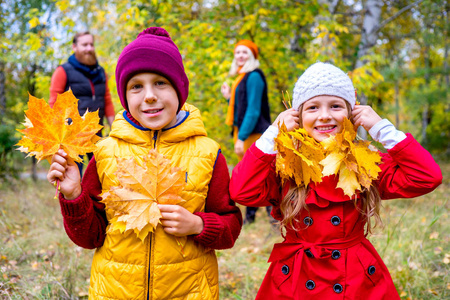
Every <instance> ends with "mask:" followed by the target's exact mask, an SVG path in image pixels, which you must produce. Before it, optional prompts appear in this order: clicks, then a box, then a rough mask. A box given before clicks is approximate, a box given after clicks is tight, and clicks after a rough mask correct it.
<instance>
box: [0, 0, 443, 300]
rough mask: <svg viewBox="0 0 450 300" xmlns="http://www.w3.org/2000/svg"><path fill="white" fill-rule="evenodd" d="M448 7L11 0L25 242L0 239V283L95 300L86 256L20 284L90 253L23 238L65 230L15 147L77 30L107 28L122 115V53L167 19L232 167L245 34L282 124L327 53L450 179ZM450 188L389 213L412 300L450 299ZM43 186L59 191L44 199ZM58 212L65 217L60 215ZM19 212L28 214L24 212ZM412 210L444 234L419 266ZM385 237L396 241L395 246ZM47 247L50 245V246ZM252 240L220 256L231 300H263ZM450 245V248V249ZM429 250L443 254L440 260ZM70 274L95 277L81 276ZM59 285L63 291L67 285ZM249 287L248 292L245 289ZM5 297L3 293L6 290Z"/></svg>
mask: <svg viewBox="0 0 450 300" xmlns="http://www.w3.org/2000/svg"><path fill="white" fill-rule="evenodd" d="M449 12H450V3H449V1H448V0H417V1H403V0H398V1H390V0H365V1H359V0H317V1H312V0H304V1H302V0H289V1H288V0H205V1H191V0H186V1H175V0H173V1H170V0H168V1H158V0H109V1H104V0H0V180H2V183H1V184H2V186H1V188H2V189H1V190H0V192H1V194H0V212H1V214H0V235H1V236H0V241H1V243H3V244H4V245H8V243H12V244H13V245H15V246H14V247H12V248H8V246H6V247H7V248H6V250H5V248H3V247H4V246H0V267H1V268H2V269H1V271H2V272H1V274H2V276H3V277H2V278H0V291H3V290H5V291H7V292H6V294H7V295H20V296H17V297H18V298H23V297H28V296H30V295H32V296H33V297H31V298H34V297H35V296H36V295H44V296H42V299H46V296H45V295H47V296H48V295H51V296H52V297H53V296H54V295H59V296H61V295H63V296H61V297H66V298H70V299H71V298H73V297H75V298H76V297H78V296H79V297H83V296H84V294H85V288H86V286H85V284H83V281H82V280H86V276H87V278H88V277H89V274H88V270H85V269H82V270H81V273H80V274H82V275H79V274H77V275H74V273H73V272H75V271H74V268H75V270H79V268H88V267H89V259H86V261H87V266H82V267H80V265H78V264H79V263H80V261H79V260H77V261H76V262H73V260H70V262H69V265H70V263H74V264H76V266H75V267H74V266H73V265H72V270H70V269H68V268H69V265H67V266H65V267H64V266H63V265H64V263H60V265H59V270H60V271H58V270H56V269H55V268H54V265H53V267H51V268H50V267H49V268H50V269H51V270H53V271H52V272H59V273H61V274H59V277H58V278H60V277H61V276H62V277H63V279H57V280H56V279H55V278H56V277H57V276H56V275H54V276H56V277H51V276H53V275H51V274H53V273H52V272H50V271H48V270H47V271H48V272H44V273H40V275H36V276H37V277H33V278H34V280H36V281H33V280H31V281H30V283H29V286H28V285H26V284H25V283H23V280H22V281H21V280H20V279H21V278H23V276H25V275H24V274H25V273H28V271H29V272H35V271H36V270H37V269H40V268H41V267H42V266H45V263H49V262H52V257H55V252H56V253H58V251H59V252H60V254H61V255H62V257H64V255H65V254H67V253H65V252H64V251H67V252H70V251H74V253H76V255H77V257H78V258H79V257H80V255H81V254H80V253H83V252H82V251H81V250H79V249H77V248H74V247H73V245H71V246H66V248H63V249H62V250H61V249H60V250H55V249H56V248H58V247H59V246H55V245H56V244H54V245H53V244H52V249H53V250H51V249H49V248H48V247H44V246H42V247H43V248H42V249H41V250H36V249H37V248H35V247H38V246H31V245H29V244H28V242H27V241H25V240H24V241H22V242H23V244H22V243H21V242H20V232H22V237H24V233H23V232H24V231H25V229H24V227H23V226H25V225H23V224H26V228H28V229H27V232H28V235H27V234H25V235H27V236H28V239H29V234H31V232H32V231H31V227H32V226H34V225H36V226H40V225H42V223H46V222H49V224H48V226H49V228H52V229H55V228H53V227H58V231H62V228H61V224H60V223H58V222H60V219H58V217H59V215H58V212H57V203H56V206H55V203H54V201H51V199H50V200H49V199H47V198H49V197H48V190H49V189H51V187H50V186H47V187H50V188H47V187H44V188H42V187H41V186H46V183H42V182H40V183H39V182H38V183H37V184H36V183H30V182H31V181H24V180H20V179H19V180H18V181H16V182H15V183H14V182H12V181H11V180H12V178H19V174H21V173H23V172H24V171H28V170H29V169H30V168H31V169H32V170H33V174H32V176H33V177H35V178H36V176H37V175H36V164H35V161H34V160H32V159H27V160H24V155H23V153H20V152H19V151H15V149H16V147H15V146H14V145H15V144H16V143H17V141H18V140H19V133H18V132H17V131H16V129H18V128H20V129H21V128H23V125H22V124H21V123H22V122H23V121H24V110H25V109H26V108H27V101H28V93H30V94H32V95H34V96H36V97H38V98H44V99H45V100H47V101H48V99H49V85H50V79H51V75H52V72H53V71H54V70H55V69H56V67H57V66H58V65H59V64H62V63H64V62H65V61H66V60H67V58H68V57H69V56H70V54H71V53H72V49H71V43H72V38H73V35H74V34H75V33H76V32H78V31H84V30H90V31H91V32H92V33H93V34H94V35H95V47H96V53H97V57H98V59H99V63H100V65H102V66H103V67H104V68H105V70H106V72H107V74H108V78H109V82H108V84H109V88H110V90H111V92H112V95H113V101H114V104H115V107H116V111H119V110H120V109H121V106H120V101H119V99H118V97H117V93H116V84H115V76H114V71H115V66H116V63H117V58H118V56H119V54H120V52H121V50H122V49H123V47H124V46H125V45H126V44H128V43H129V42H131V41H132V40H133V39H134V38H135V37H136V36H137V34H138V33H139V32H140V31H142V30H143V29H145V28H146V27H150V26H161V27H164V28H165V29H166V30H167V31H168V32H169V33H170V35H171V37H172V39H173V40H174V41H175V43H176V44H177V45H178V47H179V49H180V52H181V54H182V56H183V60H184V65H185V69H186V72H187V75H188V78H189V80H190V93H189V98H188V102H190V103H192V104H194V105H196V106H197V107H198V108H199V109H200V110H201V111H202V117H203V120H204V123H205V126H206V128H207V131H208V134H209V136H210V137H212V138H213V139H215V140H217V141H218V142H219V143H220V144H221V146H222V150H223V153H224V155H225V157H226V158H227V161H228V163H229V164H230V167H232V166H233V165H235V164H236V162H237V160H236V157H235V155H234V154H233V143H232V140H231V136H230V128H228V127H227V126H225V125H224V120H225V114H226V108H227V100H226V99H224V98H223V97H222V95H221V93H220V86H221V85H222V83H223V82H224V81H227V82H229V83H230V82H231V81H232V78H229V77H228V70H229V68H230V65H231V61H232V58H233V49H234V45H235V43H236V42H237V41H239V40H240V39H250V40H253V41H254V42H255V43H256V44H257V45H258V46H259V50H260V62H261V69H262V70H263V71H264V72H265V74H266V76H267V81H268V87H269V100H270V107H271V113H272V118H273V119H274V118H275V116H276V115H277V114H278V113H280V112H281V111H282V110H284V106H283V105H282V103H281V100H282V92H285V95H286V91H288V92H289V93H290V94H291V95H292V89H293V86H294V84H295V82H296V80H297V78H298V76H300V75H301V74H302V73H303V71H304V70H305V69H306V68H307V67H308V66H309V65H311V64H312V63H314V62H316V61H328V62H331V63H333V64H335V65H337V66H339V67H340V68H342V69H343V70H345V71H346V72H348V74H349V76H350V77H351V78H352V80H353V83H354V85H355V87H356V89H357V93H358V100H359V101H360V102H361V103H363V104H365V103H367V104H370V105H372V106H373V107H374V108H375V110H376V111H377V112H379V113H380V115H381V116H383V117H386V118H388V119H389V120H391V121H392V122H393V123H394V125H396V127H397V128H399V129H400V130H402V131H405V132H411V133H412V134H413V135H414V136H415V137H416V138H417V139H418V140H419V141H420V142H421V143H422V144H423V145H424V146H425V147H426V148H427V149H428V150H429V151H430V152H432V154H433V155H434V156H435V157H436V158H437V159H438V160H439V162H440V164H441V166H442V167H443V170H444V174H445V175H444V176H447V177H448V174H449V171H448V169H449V168H448V166H449V164H448V159H449V157H450V118H449V115H450V114H449V111H450V96H449V88H448V87H449V86H450V84H449V83H450V74H449V57H448V54H449V43H448V42H449V30H450V22H449ZM362 134H363V135H364V133H362ZM30 166H31V167H30ZM39 166H40V167H41V168H42V170H44V171H45V169H46V168H47V167H48V165H46V162H43V163H40V164H39ZM39 166H38V167H39ZM444 178H446V177H444ZM24 182H26V185H24ZM25 187H26V188H25ZM29 189H31V190H29ZM448 189H449V188H448V181H445V182H444V184H443V185H442V186H441V187H440V190H439V191H437V193H434V194H432V195H431V196H430V197H431V198H429V199H431V200H433V205H432V206H430V205H428V206H427V205H426V203H423V202H420V201H421V200H420V199H419V200H417V201H418V203H422V204H421V205H423V207H422V206H419V210H417V211H416V212H415V214H412V215H411V216H409V215H410V213H411V211H408V209H409V208H408V207H409V205H407V204H406V203H403V202H400V203H403V204H400V205H398V206H391V207H390V208H389V205H388V214H389V215H388V216H390V217H389V218H392V220H394V222H393V223H392V224H393V225H388V226H393V227H388V229H387V233H386V234H387V236H385V235H383V236H382V239H381V240H380V244H381V245H382V247H385V248H384V249H385V252H383V253H384V254H385V256H387V257H390V258H391V259H394V258H393V257H396V255H397V254H398V251H400V253H402V255H400V257H399V262H397V261H395V262H394V263H393V265H398V264H404V265H405V264H406V267H405V269H398V270H397V271H395V273H398V274H400V275H399V276H400V277H399V278H397V279H396V278H394V281H395V280H397V281H395V283H396V284H397V285H398V284H400V288H399V289H400V292H401V293H403V295H402V298H410V299H411V298H414V297H416V298H417V297H419V298H420V297H422V296H420V295H427V297H425V298H424V299H428V296H429V297H435V298H433V299H443V298H441V297H442V295H446V296H449V295H450V294H449V290H450V286H449V285H448V283H449V278H448V276H449V273H448V269H449V268H448V266H449V262H450V253H448V249H449V247H448V245H449V239H450V238H449V234H448V232H450V229H449V226H448V222H446V223H441V220H442V218H444V219H445V218H448V213H447V212H448V206H449V204H448V201H447V200H448V194H450V192H449V191H448ZM6 190H8V192H6ZM19 190H20V191H19ZM19 192H20V193H19ZM24 192H28V194H29V195H28V194H23V198H24V199H28V200H26V201H27V202H26V204H25V203H24V202H23V201H25V200H23V199H21V200H20V201H16V198H15V197H16V196H15V195H14V194H17V193H19V194H20V195H22V193H24ZM45 192H47V194H46V195H47V196H45V195H44V194H43V193H45ZM8 197H10V198H8ZM29 197H31V198H29ZM8 199H14V200H12V201H14V202H12V201H10V202H8ZM427 199H428V198H427ZM422 201H423V199H422ZM41 202H42V203H45V205H47V208H49V207H51V209H50V210H45V211H36V210H34V209H37V208H34V206H33V205H32V204H30V203H35V204H36V205H39V203H41ZM408 203H410V202H408ZM21 205H25V207H23V206H21ZM32 207H33V208H32ZM420 207H422V208H423V209H422V210H420ZM27 209H29V210H28V211H27ZM18 211H20V212H18ZM49 212H53V213H55V214H56V216H55V215H53V214H51V215H49ZM407 212H408V213H407ZM419 212H421V213H422V214H421V215H420V216H419V215H417V213H419ZM36 214H37V215H39V214H41V216H42V218H43V219H41V220H36V219H35V216H36ZM390 214H392V215H390ZM19 217H22V218H23V219H24V220H25V221H20V220H19V219H17V220H16V218H19ZM263 217H264V216H262V218H263ZM407 217H410V218H411V224H414V219H419V220H420V222H419V223H420V224H421V225H422V226H425V230H423V228H422V229H420V228H419V229H417V230H418V231H417V232H412V233H411V232H410V235H411V236H412V237H415V238H417V237H419V238H418V239H419V240H420V239H421V238H422V237H423V239H424V240H432V241H433V243H432V244H428V245H427V247H425V248H423V249H422V244H421V243H420V247H421V249H422V250H421V251H423V255H422V256H420V257H419V258H420V259H419V260H420V261H421V262H417V263H416V262H415V261H412V262H413V264H412V265H411V261H410V258H411V256H408V255H409V254H410V252H408V251H409V250H408V251H406V252H404V250H403V249H402V248H401V245H402V243H404V242H401V241H398V240H394V242H392V239H393V238H394V239H395V238H396V237H395V234H394V233H395V232H401V231H402V230H403V229H406V230H408V229H411V228H412V226H413V225H411V224H410V223H408V221H407ZM55 218H57V219H55ZM396 218H397V219H396ZM392 220H391V221H392ZM442 222H443V221H442ZM57 224H59V225H57ZM399 224H400V225H399ZM401 224H403V225H401ZM254 226H256V227H247V229H245V228H244V229H245V230H244V231H243V234H244V236H246V237H249V238H254V237H255V236H256V237H259V232H260V231H261V230H266V229H265V228H264V226H265V225H264V224H261V225H258V223H257V224H256V225H254ZM258 226H263V227H258ZM436 226H438V228H436ZM402 228H403V229H402ZM252 230H253V231H252ZM268 230H270V228H269V229H268ZM272 238H273V237H272ZM384 238H386V239H387V241H391V244H395V245H396V246H395V247H394V248H393V249H390V248H389V247H388V246H387V245H386V244H385V242H386V240H384ZM61 239H64V242H61V241H58V243H59V244H58V245H60V246H61V245H62V244H63V245H67V238H66V237H64V236H63V235H62V236H61ZM267 239H269V240H270V239H271V237H269V238H267V237H265V241H267ZM383 241H384V242H383ZM437 241H439V243H437ZM260 242H261V241H260ZM434 242H436V243H434ZM45 243H46V244H48V245H50V244H51V243H50V242H49V241H48V240H47V241H45ZM238 243H239V240H238ZM261 243H262V242H261ZM37 244H39V243H37ZM388 244H389V243H388ZM413 244H414V243H413ZM27 245H28V246H27ZM414 245H415V246H417V244H414ZM253 246H254V247H253V248H250V247H249V246H246V245H244V244H241V245H240V246H239V245H238V247H237V250H236V251H238V252H239V253H240V255H235V253H234V252H231V254H230V255H229V254H226V253H227V252H224V254H220V253H219V263H220V258H221V257H220V256H221V255H223V256H222V262H224V261H226V262H227V264H228V267H227V268H225V271H224V272H225V273H221V280H222V279H224V278H225V280H224V282H225V283H226V285H227V287H226V289H225V293H226V291H229V294H222V296H223V297H225V298H226V299H227V297H229V296H227V295H232V294H233V295H237V296H236V297H235V298H230V299H251V298H252V296H254V292H255V290H257V285H258V284H259V283H260V280H261V279H262V277H261V276H262V275H263V274H264V268H266V267H267V264H266V263H265V261H266V260H267V257H265V256H264V255H263V258H262V260H259V258H257V259H256V258H254V257H253V258H249V257H247V258H248V259H249V261H250V262H252V263H253V265H252V267H251V268H250V270H249V272H248V273H246V272H241V273H239V274H241V275H239V276H237V278H240V279H243V281H244V283H241V284H238V283H237V281H235V280H236V272H238V271H237V270H239V268H240V267H239V266H240V264H241V263H242V261H237V262H236V265H232V264H231V263H229V262H230V261H232V260H233V259H237V257H242V253H244V254H245V255H248V256H251V255H253V254H258V253H259V252H260V251H262V252H264V251H270V249H268V248H267V249H266V248H264V247H265V246H262V244H261V245H253ZM27 247H29V248H27ZM398 247H400V248H398ZM408 247H409V246H408ZM411 247H412V246H411ZM13 248H14V249H16V250H17V249H19V250H17V251H18V252H17V253H16V252H14V251H13V250H11V249H13ZM255 249H256V250H255ZM386 249H387V250H386ZM427 249H428V250H427ZM436 249H437V250H436ZM439 249H440V250H439ZM442 249H447V252H445V250H444V251H442ZM30 251H31V256H30ZM33 251H37V252H36V253H35V252H33ZM389 251H392V252H389ZM411 251H412V252H413V249H411ZM421 253H422V252H421ZM266 254H267V253H266ZM33 255H34V257H35V258H32V257H33ZM68 255H69V256H70V255H73V253H71V254H68ZM227 255H229V256H227ZM245 255H244V256H245ZM81 256H82V255H81ZM429 256H432V257H433V259H432V260H428V258H429ZM434 256H436V257H434ZM36 257H37V258H36ZM224 257H226V258H227V259H226V260H224ZM425 257H426V258H427V259H425ZM383 258H384V259H386V257H383ZM255 259H256V261H255ZM405 260H406V262H405ZM425 262H427V263H425ZM41 263H42V264H41ZM52 263H55V262H54V261H53V262H52ZM21 264H25V265H26V266H28V269H27V268H25V269H23V270H22V272H23V273H21V272H19V271H17V270H18V269H19V270H21V268H20V265H21ZM55 264H56V263H55ZM425 265H426V266H429V267H430V269H429V270H428V269H426V268H425V267H424V266H425ZM37 266H40V267H39V268H38V267H37ZM388 266H389V264H388ZM254 268H259V269H257V270H256V271H257V274H258V275H257V276H251V275H249V274H250V272H253V271H255V270H253V269H254ZM399 268H400V267H399ZM62 269H64V272H63V271H62ZM223 269H224V268H222V269H221V272H222V270H223ZM83 270H84V271H83ZM261 270H262V271H261ZM405 270H408V272H409V271H411V272H412V273H411V274H413V273H414V270H415V271H416V272H418V271H417V270H419V271H420V270H422V271H423V272H424V274H422V275H423V276H425V279H424V278H423V276H419V277H417V278H415V280H416V281H417V284H415V285H414V286H412V284H411V282H415V281H414V278H413V279H412V277H411V276H413V275H411V276H410V273H407V274H406V275H405V272H406V271H405ZM391 272H392V270H391ZM419 273H420V272H419ZM242 274H244V275H242ZM245 274H247V275H245ZM48 276H50V277H48ZM71 276H81V278H84V279H82V280H81V283H80V282H78V281H76V280H78V279H73V278H72V277H71ZM83 276H84V277H83ZM242 276H243V277H242ZM394 277H395V274H394ZM37 278H40V279H39V280H38V279H37ZM436 278H439V280H437V279H436ZM74 280H75V281H74ZM436 280H437V281H436ZM20 282H22V283H20ZM36 282H38V283H36ZM402 282H404V285H402ZM419 282H420V284H419ZM84 283H85V282H84ZM18 286H19V287H18ZM55 286H60V288H59V289H58V288H56V289H55ZM415 289H417V291H418V292H417V293H416V292H414V291H415ZM238 290H240V291H241V292H240V293H239V292H236V291H238ZM8 291H9V292H8ZM53 293H56V294H53ZM6 294H3V293H0V298H1V297H2V295H6ZM24 295H25V296H24ZM27 295H28V296H27ZM73 295H75V296H73ZM239 295H241V296H239ZM242 295H244V296H242ZM247 296H248V297H247ZM39 297H41V296H39ZM230 297H231V296H230ZM449 297H450V296H449ZM12 298H14V297H12ZM429 299H431V298H429Z"/></svg>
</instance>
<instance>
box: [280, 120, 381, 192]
mask: <svg viewBox="0 0 450 300" xmlns="http://www.w3.org/2000/svg"><path fill="white" fill-rule="evenodd" d="M343 127H344V128H343V130H342V132H341V133H338V134H336V135H335V136H330V137H329V138H327V139H325V140H323V141H322V142H320V143H319V142H317V141H316V140H314V138H312V137H310V136H309V135H308V133H307V132H306V130H305V129H303V128H299V129H297V130H294V131H289V132H288V131H287V129H286V126H284V124H282V125H281V128H280V132H279V134H278V136H277V138H275V142H276V143H275V147H276V149H277V150H278V154H277V160H276V170H277V173H278V175H279V176H280V178H281V179H282V180H283V181H287V180H292V181H294V182H295V184H296V185H297V186H298V187H302V186H305V187H306V186H308V184H309V183H310V182H311V181H313V182H315V183H320V182H321V181H322V177H323V176H329V175H338V176H339V180H338V184H337V187H338V188H341V189H342V190H343V191H344V194H345V195H347V196H349V197H352V196H353V195H355V193H356V191H362V190H363V187H364V188H366V189H369V188H370V186H371V185H372V181H373V180H376V179H377V177H378V173H379V172H380V171H381V169H380V167H379V166H378V163H380V162H381V157H380V155H379V153H378V151H376V150H375V151H374V150H371V147H372V146H371V145H370V142H368V141H363V140H356V131H355V130H354V128H353V124H352V123H351V122H350V121H349V120H348V119H345V120H344V126H343Z"/></svg>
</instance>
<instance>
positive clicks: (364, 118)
mask: <svg viewBox="0 0 450 300" xmlns="http://www.w3.org/2000/svg"><path fill="white" fill-rule="evenodd" d="M352 118H353V124H354V125H355V128H358V127H359V126H362V127H364V129H365V130H367V131H369V130H370V129H371V128H372V127H373V125H375V124H377V123H378V122H380V121H381V117H380V116H379V115H378V114H377V113H376V112H375V111H374V110H373V108H372V107H370V106H368V105H355V108H353V111H352Z"/></svg>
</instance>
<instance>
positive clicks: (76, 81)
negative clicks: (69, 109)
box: [62, 63, 106, 125]
mask: <svg viewBox="0 0 450 300" xmlns="http://www.w3.org/2000/svg"><path fill="white" fill-rule="evenodd" d="M62 67H63V69H64V71H66V75H67V81H66V87H65V89H64V90H65V91H67V90H69V88H70V89H71V90H72V92H73V94H74V95H75V97H77V99H78V112H79V114H80V116H82V115H84V113H85V112H86V110H88V109H89V111H90V112H92V111H97V110H98V116H99V118H100V124H101V125H103V117H104V116H105V92H106V81H105V82H99V83H96V84H94V83H92V81H91V80H90V79H89V78H87V77H86V76H85V75H84V74H83V73H81V72H80V71H78V70H77V69H75V68H74V67H73V66H72V65H71V64H70V63H65V64H63V65H62ZM102 71H103V72H105V71H104V70H103V68H102ZM93 90H94V92H95V93H93V92H92V91H93Z"/></svg>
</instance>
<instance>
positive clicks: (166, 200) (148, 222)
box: [102, 149, 186, 241]
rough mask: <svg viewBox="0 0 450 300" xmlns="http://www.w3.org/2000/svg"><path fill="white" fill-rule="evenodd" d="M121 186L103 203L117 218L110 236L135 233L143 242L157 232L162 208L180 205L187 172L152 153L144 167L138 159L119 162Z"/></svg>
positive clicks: (118, 170)
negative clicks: (160, 205) (131, 231)
mask: <svg viewBox="0 0 450 300" xmlns="http://www.w3.org/2000/svg"><path fill="white" fill-rule="evenodd" d="M115 174H116V176H117V179H118V180H119V183H120V185H119V186H112V187H110V189H109V190H107V191H105V192H104V193H102V198H103V200H102V202H103V203H105V205H106V209H107V210H108V212H109V213H111V214H112V215H113V218H111V220H110V223H111V225H112V226H110V228H109V229H108V232H111V231H114V230H119V231H120V232H121V233H123V232H125V231H128V230H133V231H134V233H135V234H136V235H137V236H138V237H139V238H140V239H141V240H142V241H143V240H144V239H145V237H146V236H147V235H148V234H149V233H150V232H153V231H154V229H155V228H156V227H157V226H158V223H159V220H160V219H161V212H160V211H159V208H158V206H157V204H158V203H160V204H179V203H181V202H184V201H185V200H183V199H182V198H181V197H180V193H181V191H182V190H183V189H184V187H185V185H186V182H185V178H184V176H185V172H184V171H182V170H181V169H180V168H177V167H172V166H171V164H170V160H168V159H166V158H165V157H164V156H163V155H161V154H159V153H158V152H157V151H156V150H153V149H152V150H150V151H149V153H148V154H147V155H145V156H143V157H142V165H141V164H139V163H138V162H137V161H136V160H135V158H133V157H132V158H130V159H125V158H117V171H116V173H115Z"/></svg>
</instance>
